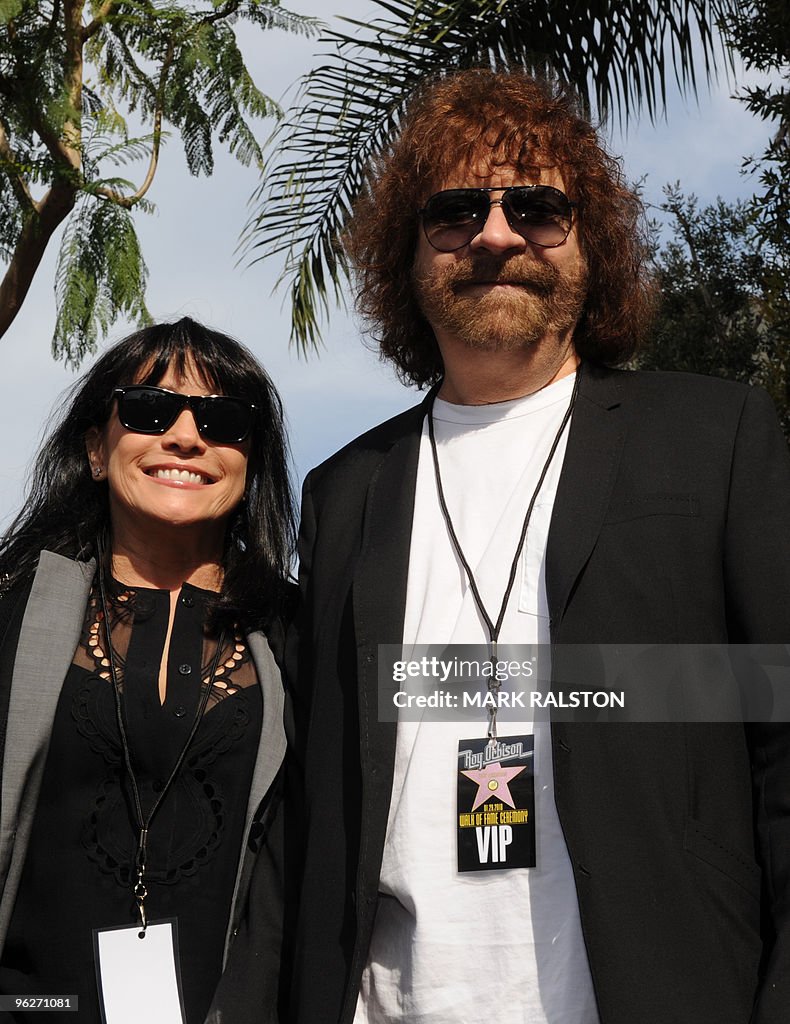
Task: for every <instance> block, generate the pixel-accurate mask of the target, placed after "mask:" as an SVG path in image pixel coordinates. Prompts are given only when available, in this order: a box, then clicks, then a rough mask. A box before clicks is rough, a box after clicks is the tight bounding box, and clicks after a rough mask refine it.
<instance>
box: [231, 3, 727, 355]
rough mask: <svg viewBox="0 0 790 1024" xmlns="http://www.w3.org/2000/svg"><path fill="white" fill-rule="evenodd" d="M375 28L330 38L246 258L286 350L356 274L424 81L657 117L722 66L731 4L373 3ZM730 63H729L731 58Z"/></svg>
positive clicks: (314, 326) (273, 157) (255, 219)
mask: <svg viewBox="0 0 790 1024" xmlns="http://www.w3.org/2000/svg"><path fill="white" fill-rule="evenodd" d="M372 2H373V3H374V4H375V6H376V7H377V8H378V11H379V12H380V13H379V16H378V17H376V18H375V19H373V20H372V21H371V22H370V23H367V24H366V23H362V22H355V21H348V23H349V25H350V31H349V32H330V33H328V34H327V35H326V36H325V37H324V38H323V42H324V43H325V45H326V50H325V55H326V62H325V63H324V64H323V65H322V66H321V67H319V68H317V69H316V70H314V71H312V72H311V73H310V74H309V75H307V76H306V77H305V78H304V79H303V81H302V83H301V86H300V88H299V90H298V93H297V95H296V99H295V101H294V103H293V105H292V106H291V108H290V109H289V110H288V111H287V114H286V116H285V118H284V119H283V120H282V121H281V122H280V124H279V126H278V127H277V129H276V130H275V132H274V134H273V136H272V138H271V140H270V143H269V146H268V159H267V162H266V165H265V168H264V173H263V175H262V184H261V186H260V187H259V189H258V190H257V192H256V193H255V195H254V196H253V214H252V216H251V218H250V220H249V222H248V224H247V226H246V229H245V232H244V234H243V236H242V242H241V248H242V251H243V253H244V254H245V256H246V257H247V258H248V259H250V260H251V261H252V262H255V261H257V260H259V259H263V258H264V257H270V256H279V257H280V258H281V259H283V261H284V266H283V271H282V274H281V277H280V282H281V283H287V284H288V286H289V287H290V297H291V309H292V321H291V338H292V340H293V341H295V342H296V344H297V345H298V346H299V347H300V348H302V349H310V348H312V347H314V346H316V345H317V344H318V343H319V341H320V330H319V321H320V319H321V316H322V315H326V314H327V313H328V310H329V305H330V302H331V300H332V298H338V297H339V296H340V294H341V286H342V283H343V281H344V280H345V279H347V277H348V268H347V267H346V264H345V262H344V259H343V255H342V252H341V251H340V249H339V246H338V243H337V239H338V238H339V237H340V236H341V235H342V232H343V228H344V226H345V224H346V222H347V218H348V215H349V210H350V209H351V207H352V205H353V202H354V200H355V198H356V197H357V196H358V195H359V192H360V189H361V187H362V184H363V180H364V175H365V170H366V167H367V165H368V163H369V161H370V159H371V157H372V156H374V155H375V154H376V153H378V152H379V151H381V150H382V148H383V147H384V146H386V144H387V142H388V140H389V139H390V138H391V136H392V132H393V131H394V129H395V128H396V126H397V124H398V121H399V119H400V117H401V115H402V112H403V110H404V106H405V104H406V102H407V101H408V98H409V97H410V96H411V94H412V93H413V91H414V89H415V88H416V87H417V86H418V85H419V84H420V83H421V82H422V81H424V80H425V78H426V77H428V76H432V75H438V74H443V73H446V72H447V71H449V70H452V69H455V68H463V67H471V66H492V67H508V66H513V65H517V66H522V67H525V68H527V69H528V70H530V71H532V72H536V73H540V72H551V73H553V74H555V75H556V76H558V77H559V78H560V79H562V80H564V81H566V82H567V83H569V84H570V85H572V86H573V87H574V88H575V89H576V90H578V93H579V95H580V97H581V99H582V101H583V102H584V103H585V104H586V106H587V107H588V108H590V109H593V108H594V109H595V110H596V111H597V113H598V115H599V116H600V117H602V118H603V117H607V116H609V115H610V114H612V113H614V114H616V115H617V116H618V117H619V118H621V119H623V120H624V119H626V118H627V117H629V116H630V115H632V114H633V113H636V112H638V111H640V110H642V109H644V110H646V111H647V113H648V114H649V115H650V116H651V117H654V116H655V115H656V114H658V113H659V112H660V111H661V110H662V109H663V106H664V102H665V98H666V90H667V82H668V80H669V79H670V77H671V78H674V79H675V80H676V81H677V82H678V84H679V85H680V87H681V89H684V90H691V91H694V90H695V89H696V85H697V77H698V74H699V68H698V64H699V62H701V64H702V71H703V73H704V75H705V76H706V77H707V76H710V75H711V74H712V73H713V71H714V69H715V65H716V60H717V57H718V55H719V54H718V48H717V37H716V35H715V24H716V21H717V19H718V18H719V17H721V16H722V15H723V14H724V13H726V12H728V11H730V10H731V9H732V8H733V7H734V5H735V2H736V0H618V2H617V3H612V2H611V0H591V2H588V3H586V4H579V3H568V2H567V0H455V2H448V0H372ZM725 56H726V55H725Z"/></svg>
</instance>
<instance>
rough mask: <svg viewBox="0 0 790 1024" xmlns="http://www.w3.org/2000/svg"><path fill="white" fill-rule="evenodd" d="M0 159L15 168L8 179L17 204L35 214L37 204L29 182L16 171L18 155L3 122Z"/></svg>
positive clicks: (0, 125) (0, 123) (0, 137)
mask: <svg viewBox="0 0 790 1024" xmlns="http://www.w3.org/2000/svg"><path fill="white" fill-rule="evenodd" d="M0 159H2V160H4V161H5V162H6V163H7V164H8V165H9V167H10V168H14V170H13V171H12V172H11V173H10V174H9V175H8V177H9V180H10V182H11V188H12V189H13V190H14V195H15V196H16V198H17V202H18V203H19V205H20V206H21V207H22V208H23V210H24V209H27V211H28V212H33V211H34V210H35V209H36V202H35V200H34V199H33V196H32V195H31V194H30V189H29V188H28V187H27V182H26V181H25V179H24V178H23V177H22V175H21V174H19V173H18V172H17V171H16V169H15V168H16V167H18V166H19V164H18V161H17V158H16V154H15V153H14V151H13V149H11V145H10V143H9V141H8V134H7V133H6V130H5V125H3V123H2V122H0Z"/></svg>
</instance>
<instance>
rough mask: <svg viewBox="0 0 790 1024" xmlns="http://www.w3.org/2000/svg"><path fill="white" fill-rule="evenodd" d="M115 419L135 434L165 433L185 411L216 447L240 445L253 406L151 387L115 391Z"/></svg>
mask: <svg viewBox="0 0 790 1024" xmlns="http://www.w3.org/2000/svg"><path fill="white" fill-rule="evenodd" d="M113 398H117V399H118V419H119V420H120V421H121V423H122V424H123V426H124V427H126V429H127V430H131V431H133V432H134V433H135V434H164V432H165V431H166V430H167V429H168V427H172V425H173V424H174V423H175V421H176V420H177V419H178V417H179V416H180V415H181V412H182V410H183V409H185V408H187V407H188V408H189V409H190V410H191V411H192V415H193V416H194V417H195V424H196V425H197V429H198V433H199V434H200V436H201V437H202V438H204V439H205V440H206V441H214V442H215V443H216V444H240V443H241V442H242V441H243V440H244V439H245V438H246V437H247V435H248V434H249V432H250V428H251V427H252V411H253V409H254V408H255V406H254V405H253V404H252V402H248V401H247V400H246V399H244V398H229V397H228V396H227V395H181V394H179V393H178V392H177V391H168V390H167V389H166V388H157V387H154V386H153V385H151V384H130V385H129V386H128V387H125V388H116V389H115V391H113Z"/></svg>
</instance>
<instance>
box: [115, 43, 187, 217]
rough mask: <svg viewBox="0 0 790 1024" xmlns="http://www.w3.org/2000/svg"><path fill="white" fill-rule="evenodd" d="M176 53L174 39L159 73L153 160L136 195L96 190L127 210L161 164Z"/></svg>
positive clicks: (169, 45) (152, 150)
mask: <svg viewBox="0 0 790 1024" xmlns="http://www.w3.org/2000/svg"><path fill="white" fill-rule="evenodd" d="M174 55H175V51H174V47H173V41H172V39H171V40H170V43H169V44H168V47H167V53H166V54H165V59H164V60H163V61H162V70H161V71H160V74H159V84H158V86H157V89H156V106H155V109H154V131H153V136H154V138H153V143H152V146H151V160H150V162H149V164H148V171H147V172H146V175H145V178H144V179H143V183H142V185H141V186H140V187H139V188H138V189H137V191H136V192H135V193H134V195H131V196H125V195H123V194H122V193H120V192H116V191H115V190H114V189H111V188H99V189H97V190H96V194H97V195H99V196H102V197H103V198H104V199H107V200H109V202H111V203H115V205H116V206H122V207H123V208H124V209H125V210H129V209H131V208H132V207H133V206H134V204H135V203H137V202H139V201H140V200H141V199H142V198H143V196H144V195H145V194H146V192H147V191H148V189H149V188H150V187H151V185H152V183H153V180H154V177H155V176H156V169H157V167H158V165H159V150H160V147H161V145H162V117H163V116H164V109H165V90H166V86H167V76H168V74H169V73H170V66H171V64H172V63H173V57H174Z"/></svg>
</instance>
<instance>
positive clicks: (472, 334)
mask: <svg viewBox="0 0 790 1024" xmlns="http://www.w3.org/2000/svg"><path fill="white" fill-rule="evenodd" d="M413 280H414V288H415V291H416V294H417V301H418V303H419V305H420V308H421V309H422V312H423V314H424V315H425V318H426V319H427V320H428V322H429V323H430V324H431V326H432V327H433V328H434V329H436V328H441V329H442V330H444V331H445V332H446V333H448V334H451V335H454V336H455V337H457V338H459V339H460V340H461V341H463V342H464V343H465V344H466V345H468V346H469V347H470V348H477V349H484V350H489V351H500V352H510V351H515V350H517V349H519V348H527V347H529V346H532V345H535V344H536V343H537V342H539V341H540V340H541V338H543V337H546V336H547V335H551V334H565V333H566V332H568V331H570V329H571V328H573V326H574V325H575V324H576V322H577V320H578V319H579V316H580V315H581V312H582V309H583V307H584V302H585V300H586V297H587V266H586V263H585V262H584V259H583V257H581V256H580V257H579V262H578V263H577V264H576V265H575V266H573V267H571V268H569V269H564V270H560V269H559V268H558V267H556V266H554V264H551V263H546V262H544V261H543V260H538V259H536V258H534V257H531V256H526V255H520V256H510V257H508V258H507V259H504V260H502V259H498V258H497V257H494V256H490V255H488V254H481V255H480V256H475V257H468V256H467V257H464V258H462V259H459V260H458V261H457V262H455V263H450V264H448V265H447V266H445V267H441V268H440V269H438V270H437V269H435V270H433V271H432V272H431V273H430V274H425V275H423V276H419V275H418V274H417V273H416V272H415V274H414V279H413ZM470 282H486V283H491V282H502V283H505V282H506V283H507V284H510V285H514V286H515V287H511V288H508V289H499V288H498V289H495V290H493V291H490V292H488V293H486V294H481V293H480V292H473V291H469V290H467V289H466V288H465V287H464V285H466V284H468V283H470Z"/></svg>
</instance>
